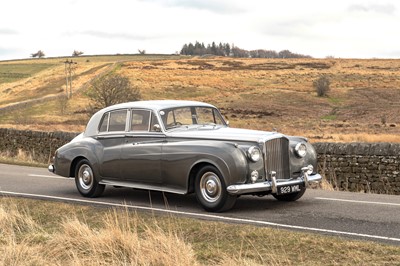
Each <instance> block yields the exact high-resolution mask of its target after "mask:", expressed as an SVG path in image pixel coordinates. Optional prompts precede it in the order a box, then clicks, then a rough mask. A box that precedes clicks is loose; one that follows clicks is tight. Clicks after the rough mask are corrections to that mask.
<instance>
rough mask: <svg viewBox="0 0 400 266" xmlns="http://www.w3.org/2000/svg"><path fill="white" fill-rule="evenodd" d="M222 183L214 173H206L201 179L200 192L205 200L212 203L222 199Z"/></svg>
mask: <svg viewBox="0 0 400 266" xmlns="http://www.w3.org/2000/svg"><path fill="white" fill-rule="evenodd" d="M221 189H222V186H221V181H220V180H219V177H218V176H217V175H216V174H215V173H213V172H207V173H205V174H204V175H203V176H202V177H201V179H200V192H201V195H202V196H203V198H204V199H205V200H206V201H208V202H210V203H213V202H216V201H217V200H219V198H220V197H221Z"/></svg>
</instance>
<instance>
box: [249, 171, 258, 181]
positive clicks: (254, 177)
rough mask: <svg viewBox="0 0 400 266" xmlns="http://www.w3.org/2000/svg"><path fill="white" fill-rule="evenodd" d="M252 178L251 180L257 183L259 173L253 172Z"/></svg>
mask: <svg viewBox="0 0 400 266" xmlns="http://www.w3.org/2000/svg"><path fill="white" fill-rule="evenodd" d="M250 178H251V182H253V183H255V182H256V181H257V179H258V172H257V171H256V170H254V171H253V172H251V175H250Z"/></svg>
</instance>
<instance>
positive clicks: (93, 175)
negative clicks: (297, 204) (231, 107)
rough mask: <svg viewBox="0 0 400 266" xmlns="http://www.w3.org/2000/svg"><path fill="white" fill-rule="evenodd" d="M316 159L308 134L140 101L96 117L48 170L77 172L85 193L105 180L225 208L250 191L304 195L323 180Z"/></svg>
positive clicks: (96, 191) (191, 106) (287, 197)
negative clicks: (231, 123) (245, 125)
mask: <svg viewBox="0 0 400 266" xmlns="http://www.w3.org/2000/svg"><path fill="white" fill-rule="evenodd" d="M316 158H317V155H316V152H315V150H314V149H313V147H312V146H311V144H310V143H308V141H307V139H305V138H302V137H290V136H285V135H283V134H280V133H277V132H264V131H255V130H247V129H237V128H230V127H228V124H227V122H226V121H225V120H224V118H223V116H222V115H221V113H220V112H219V110H218V109H217V108H216V107H214V106H213V105H210V104H206V103H202V102H193V101H171V100H165V101H140V102H129V103H124V104H118V105H114V106H110V107H107V108H105V109H102V110H100V111H99V112H97V113H96V114H94V115H93V116H92V118H91V119H90V121H89V122H88V124H87V127H86V130H85V132H83V133H82V134H80V135H78V136H77V137H76V138H74V139H73V140H72V141H71V142H70V143H68V144H66V145H64V146H62V147H61V148H59V149H58V150H57V151H56V153H55V158H54V164H52V165H50V166H49V171H51V172H54V173H55V174H57V175H61V176H65V177H75V183H76V187H77V189H78V191H79V193H80V194H82V195H83V196H85V197H97V196H100V195H101V194H102V193H103V191H104V188H105V186H106V185H111V186H118V187H131V188H137V189H146V190H157V191H165V192H171V193H178V194H188V193H195V194H196V198H197V200H198V202H199V203H200V204H201V206H202V207H203V208H204V209H205V210H207V211H214V212H220V211H225V210H228V209H230V208H232V207H233V205H234V204H235V202H236V199H237V197H238V196H240V195H245V194H246V195H257V196H264V195H268V194H271V195H272V196H274V197H275V198H276V199H278V200H282V201H294V200H297V199H299V198H300V197H301V196H302V195H303V194H304V192H305V190H306V187H307V186H308V185H309V184H310V183H313V182H319V181H320V180H321V176H320V175H319V174H317V173H316V168H317V159H316Z"/></svg>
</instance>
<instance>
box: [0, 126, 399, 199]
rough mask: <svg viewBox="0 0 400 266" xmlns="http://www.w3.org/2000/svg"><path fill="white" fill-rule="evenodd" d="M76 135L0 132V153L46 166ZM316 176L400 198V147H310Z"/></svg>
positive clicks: (337, 184) (338, 185) (342, 187)
mask: <svg viewBox="0 0 400 266" xmlns="http://www.w3.org/2000/svg"><path fill="white" fill-rule="evenodd" d="M78 134H79V133H68V132H39V131H21V130H15V129H4V128H0V140H1V141H0V153H2V154H8V155H9V156H15V155H17V154H18V153H21V152H23V153H25V154H29V155H30V156H32V157H33V158H34V159H35V160H36V161H38V162H42V163H48V162H49V160H50V159H51V158H52V156H53V154H54V151H55V150H56V149H57V148H58V147H60V146H62V145H64V144H65V143H67V142H69V141H70V140H71V139H73V138H74V137H75V136H77V135H78ZM313 145H314V147H315V149H316V151H317V153H318V168H319V169H318V172H319V173H321V174H322V175H323V176H324V177H325V178H326V179H327V180H328V181H329V183H331V184H332V185H333V186H334V188H336V189H340V190H346V191H362V192H374V193H387V194H397V195H400V144H394V143H314V144H313Z"/></svg>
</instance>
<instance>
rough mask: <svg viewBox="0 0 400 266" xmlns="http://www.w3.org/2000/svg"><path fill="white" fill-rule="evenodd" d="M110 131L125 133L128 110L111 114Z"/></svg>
mask: <svg viewBox="0 0 400 266" xmlns="http://www.w3.org/2000/svg"><path fill="white" fill-rule="evenodd" d="M109 121H110V122H109V125H108V131H109V132H110V131H125V125H126V110H118V111H114V112H110V118H109Z"/></svg>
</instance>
